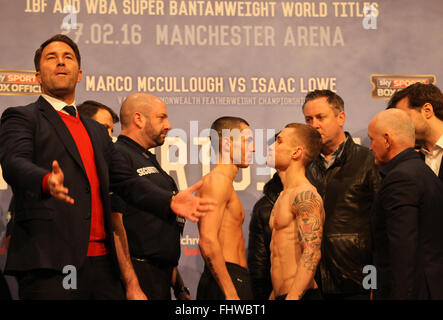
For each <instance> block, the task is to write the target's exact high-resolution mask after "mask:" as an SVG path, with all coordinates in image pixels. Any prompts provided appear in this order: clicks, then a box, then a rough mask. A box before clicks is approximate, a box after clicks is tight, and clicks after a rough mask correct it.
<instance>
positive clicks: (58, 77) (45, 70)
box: [35, 41, 82, 99]
mask: <svg viewBox="0 0 443 320" xmlns="http://www.w3.org/2000/svg"><path fill="white" fill-rule="evenodd" d="M35 75H36V78H37V81H38V82H39V83H40V84H41V88H42V92H43V93H45V94H48V95H50V96H53V97H56V98H68V99H70V98H72V99H73V98H74V95H75V86H76V85H77V83H78V82H80V80H81V76H82V71H81V70H80V69H79V65H78V61H77V58H76V57H75V53H74V51H73V50H72V48H71V47H70V46H69V45H67V44H66V43H64V42H61V41H54V42H51V43H50V44H48V45H47V46H46V47H45V48H44V49H43V51H42V56H41V59H40V71H37V72H36V74H35Z"/></svg>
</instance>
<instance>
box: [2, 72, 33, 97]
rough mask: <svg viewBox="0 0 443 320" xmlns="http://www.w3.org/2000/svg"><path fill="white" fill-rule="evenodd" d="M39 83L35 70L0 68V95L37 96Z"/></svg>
mask: <svg viewBox="0 0 443 320" xmlns="http://www.w3.org/2000/svg"><path fill="white" fill-rule="evenodd" d="M40 94H41V88H40V84H39V83H38V82H37V79H36V77H35V71H30V70H8V69H0V95H20V96H38V95H40Z"/></svg>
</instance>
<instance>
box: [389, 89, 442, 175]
mask: <svg viewBox="0 0 443 320" xmlns="http://www.w3.org/2000/svg"><path fill="white" fill-rule="evenodd" d="M390 108H397V109H401V110H403V111H406V112H407V113H408V114H409V116H410V117H411V119H412V122H413V123H414V127H415V140H416V144H417V145H418V147H419V148H421V149H420V152H421V155H422V157H423V158H424V159H425V161H426V164H427V165H428V166H429V167H430V168H431V169H432V171H434V173H435V174H436V175H437V176H438V177H439V178H440V180H442V181H443V165H442V163H443V94H442V92H441V91H440V89H439V88H438V87H436V86H434V85H433V84H423V83H419V82H417V83H415V84H412V85H410V86H409V87H407V88H405V89H403V90H400V91H397V92H396V93H395V94H394V95H393V96H392V98H391V100H390V101H389V103H388V109H390Z"/></svg>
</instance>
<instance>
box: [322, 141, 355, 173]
mask: <svg viewBox="0 0 443 320" xmlns="http://www.w3.org/2000/svg"><path fill="white" fill-rule="evenodd" d="M348 139H349V136H348V135H346V139H345V141H343V142H342V143H341V144H340V145H339V146H338V147H337V149H336V150H335V151H334V153H333V154H332V157H331V160H327V159H326V157H325V156H324V154H323V153H320V157H321V158H322V160H323V162H324V164H328V165H329V166H331V165H332V164H333V163H334V162H335V160H336V159H339V158H340V157H341V155H342V154H343V150H344V149H345V144H346V142H347V141H348Z"/></svg>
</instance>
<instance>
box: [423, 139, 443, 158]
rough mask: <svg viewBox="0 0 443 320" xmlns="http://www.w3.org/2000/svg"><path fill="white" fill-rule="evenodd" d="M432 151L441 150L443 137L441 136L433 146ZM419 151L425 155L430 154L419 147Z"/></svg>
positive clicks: (442, 148)
mask: <svg viewBox="0 0 443 320" xmlns="http://www.w3.org/2000/svg"><path fill="white" fill-rule="evenodd" d="M432 150H439V151H440V150H443V135H441V136H440V138H439V139H438V140H437V142H436V143H435V144H434V146H433V147H432ZM420 151H421V152H422V153H423V154H425V155H429V154H431V152H429V151H428V150H426V149H425V147H421V149H420Z"/></svg>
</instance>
